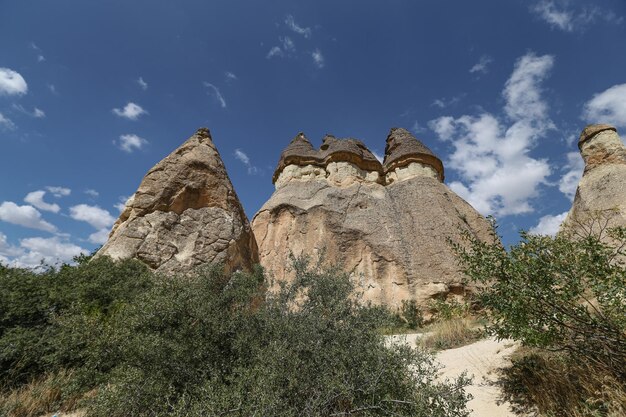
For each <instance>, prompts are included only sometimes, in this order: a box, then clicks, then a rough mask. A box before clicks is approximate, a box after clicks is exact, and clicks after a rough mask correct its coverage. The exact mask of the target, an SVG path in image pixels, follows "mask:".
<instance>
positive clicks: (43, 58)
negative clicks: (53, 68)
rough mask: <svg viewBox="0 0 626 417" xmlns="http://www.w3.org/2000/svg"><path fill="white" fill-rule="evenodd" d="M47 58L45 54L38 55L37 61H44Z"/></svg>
mask: <svg viewBox="0 0 626 417" xmlns="http://www.w3.org/2000/svg"><path fill="white" fill-rule="evenodd" d="M45 60H46V58H45V57H44V56H43V55H37V62H44V61H45Z"/></svg>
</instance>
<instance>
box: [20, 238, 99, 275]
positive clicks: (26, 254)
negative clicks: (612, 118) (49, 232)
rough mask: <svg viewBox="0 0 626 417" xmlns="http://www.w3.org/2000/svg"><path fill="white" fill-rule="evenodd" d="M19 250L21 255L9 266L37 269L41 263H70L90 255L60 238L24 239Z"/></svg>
mask: <svg viewBox="0 0 626 417" xmlns="http://www.w3.org/2000/svg"><path fill="white" fill-rule="evenodd" d="M19 249H20V253H19V254H18V256H16V257H14V258H13V259H12V260H11V261H10V263H9V264H10V265H12V266H16V267H20V268H37V267H38V266H39V265H40V262H41V261H43V262H44V263H45V264H48V265H58V264H60V263H70V262H71V261H72V259H73V258H74V257H75V256H78V255H80V254H87V253H89V251H88V250H86V249H83V248H81V247H80V246H77V245H74V244H72V243H69V242H64V241H62V240H61V239H60V238H59V237H58V236H55V237H51V238H42V237H32V238H27V239H22V240H20V248H19Z"/></svg>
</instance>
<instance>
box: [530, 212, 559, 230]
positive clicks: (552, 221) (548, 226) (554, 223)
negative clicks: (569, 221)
mask: <svg viewBox="0 0 626 417" xmlns="http://www.w3.org/2000/svg"><path fill="white" fill-rule="evenodd" d="M566 217H567V212H565V213H561V214H557V215H555V216H551V215H548V216H543V217H542V218H541V219H539V223H537V225H535V226H533V227H531V228H530V229H529V230H528V233H532V234H534V235H549V236H554V235H556V234H557V233H558V231H559V227H561V223H563V221H564V220H565V218H566Z"/></svg>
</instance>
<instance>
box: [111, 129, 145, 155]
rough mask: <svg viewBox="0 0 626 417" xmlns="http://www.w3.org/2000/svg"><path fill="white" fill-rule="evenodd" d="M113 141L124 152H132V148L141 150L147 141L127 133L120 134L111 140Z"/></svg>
mask: <svg viewBox="0 0 626 417" xmlns="http://www.w3.org/2000/svg"><path fill="white" fill-rule="evenodd" d="M113 143H114V144H115V145H117V147H118V148H120V149H121V150H123V151H124V152H128V153H132V152H133V151H134V150H141V149H142V148H143V147H144V146H146V145H147V144H148V143H149V142H148V141H147V140H145V139H144V138H141V137H139V136H137V135H135V134H132V133H129V134H126V135H120V138H119V140H118V141H113Z"/></svg>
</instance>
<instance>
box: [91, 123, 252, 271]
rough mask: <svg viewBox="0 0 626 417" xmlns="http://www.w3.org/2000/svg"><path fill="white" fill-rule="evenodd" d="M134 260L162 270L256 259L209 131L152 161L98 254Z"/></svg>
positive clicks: (244, 264)
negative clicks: (159, 159) (154, 163)
mask: <svg viewBox="0 0 626 417" xmlns="http://www.w3.org/2000/svg"><path fill="white" fill-rule="evenodd" d="M101 255H108V256H111V257H112V258H114V259H125V258H137V259H139V260H141V261H143V262H144V263H146V264H147V265H148V266H149V267H150V268H152V269H154V270H157V271H161V272H180V271H186V270H189V269H191V268H193V267H195V266H197V265H200V264H204V263H217V262H220V263H223V264H224V266H225V267H226V269H227V270H231V271H232V270H236V269H240V268H246V269H247V268H250V267H251V265H252V264H253V263H256V262H258V254H257V248H256V243H255V241H254V237H253V235H252V232H251V229H250V225H249V223H248V219H247V218H246V215H245V213H244V211H243V208H242V207H241V204H240V202H239V199H238V198H237V194H236V193H235V190H234V189H233V186H232V184H231V182H230V179H229V178H228V174H227V173H226V169H225V168H224V164H223V162H222V159H221V157H220V155H219V153H218V151H217V149H216V147H215V144H214V143H213V140H212V139H211V134H210V132H209V130H208V129H206V128H202V129H198V131H197V132H196V133H195V134H194V135H193V136H192V137H190V138H189V139H188V140H187V141H185V143H183V144H182V145H181V146H180V147H179V148H178V149H176V150H175V151H174V152H172V153H171V154H170V155H168V156H167V157H165V159H163V160H162V161H161V162H159V163H158V164H156V165H155V166H154V167H153V168H152V169H151V170H150V171H148V173H147V174H146V176H145V177H144V179H143V180H142V182H141V184H140V185H139V188H138V189H137V192H135V194H134V195H133V196H132V197H131V198H130V200H129V201H128V202H127V203H126V207H125V208H124V211H123V212H122V214H121V215H120V217H119V219H118V220H117V222H116V223H115V224H114V225H113V230H112V231H111V234H110V236H109V240H108V241H107V242H106V244H105V245H104V246H103V247H102V248H101V249H100V250H99V251H98V254H97V256H101Z"/></svg>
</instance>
